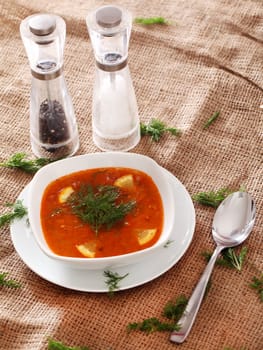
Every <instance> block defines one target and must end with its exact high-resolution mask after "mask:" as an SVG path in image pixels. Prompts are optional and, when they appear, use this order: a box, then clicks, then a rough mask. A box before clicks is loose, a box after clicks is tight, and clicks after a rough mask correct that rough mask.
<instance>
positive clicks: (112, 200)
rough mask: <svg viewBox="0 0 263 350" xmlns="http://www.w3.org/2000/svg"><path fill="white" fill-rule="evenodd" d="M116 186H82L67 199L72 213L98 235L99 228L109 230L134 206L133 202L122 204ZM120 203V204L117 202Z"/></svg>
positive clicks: (119, 192)
mask: <svg viewBox="0 0 263 350" xmlns="http://www.w3.org/2000/svg"><path fill="white" fill-rule="evenodd" d="M120 200H121V191H120V189H119V188H117V187H116V186H107V185H105V186H97V187H95V188H94V187H92V186H90V185H87V186H83V187H82V188H81V189H80V190H79V191H76V192H74V193H73V194H72V195H71V196H70V197H69V199H68V203H69V204H70V206H71V208H72V211H73V213H74V214H75V215H77V216H78V217H79V218H80V219H81V220H82V221H83V222H86V223H89V224H90V225H91V227H92V229H93V230H94V231H95V233H96V234H98V232H99V230H100V228H101V227H103V226H106V228H107V229H109V228H111V227H112V226H113V225H114V224H115V223H117V222H119V221H121V220H122V219H123V218H124V217H125V215H126V214H128V213H129V212H130V211H131V210H132V209H133V208H134V207H135V205H136V202H135V201H128V202H123V201H120ZM117 201H120V202H117Z"/></svg>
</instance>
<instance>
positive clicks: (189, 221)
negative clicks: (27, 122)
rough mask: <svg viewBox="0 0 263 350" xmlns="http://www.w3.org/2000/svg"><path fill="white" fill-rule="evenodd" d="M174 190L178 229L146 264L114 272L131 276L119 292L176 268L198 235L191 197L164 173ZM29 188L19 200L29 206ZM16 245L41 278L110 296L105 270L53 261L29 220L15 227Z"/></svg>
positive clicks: (12, 228) (23, 258) (14, 242)
mask: <svg viewBox="0 0 263 350" xmlns="http://www.w3.org/2000/svg"><path fill="white" fill-rule="evenodd" d="M163 171H164V174H165V176H167V181H168V182H169V184H170V186H171V192H172V193H173V197H174V201H175V216H176V218H175V227H174V230H173V232H172V234H171V236H170V238H169V242H168V244H166V245H164V246H163V249H159V250H158V251H156V252H153V254H152V256H149V257H146V258H145V259H144V260H143V261H141V262H140V263H136V264H131V265H127V266H124V267H119V268H114V269H113V270H111V271H112V272H114V273H115V272H116V273H118V274H119V275H120V276H123V275H125V274H128V275H127V276H126V277H125V278H124V279H122V280H121V281H120V283H119V290H125V289H128V288H133V287H136V286H139V285H142V284H144V283H147V282H149V281H151V280H153V279H155V278H157V277H159V276H160V275H162V274H163V273H165V272H166V271H168V270H169V269H170V268H171V267H173V266H174V265H175V264H176V263H177V262H178V261H179V260H180V259H181V257H182V256H183V255H184V253H185V252H186V251H187V249H188V247H189V245H190V243H191V241H192V238H193V234H194V228H195V210H194V206H193V202H192V199H191V196H190V195H189V193H188V192H187V190H186V188H185V187H184V186H183V184H182V183H181V182H180V181H179V180H178V179H177V178H176V177H175V176H174V175H172V174H171V173H170V172H168V171H167V170H165V169H163ZM29 186H30V184H29V185H27V186H26V187H25V188H24V190H23V191H22V192H21V193H20V195H19V197H18V199H20V200H22V201H23V204H24V205H25V206H27V195H28V189H29ZM10 230H11V238H12V241H13V245H14V247H15V249H16V251H17V253H18V255H19V256H20V258H21V259H22V260H23V262H24V263H25V264H26V265H27V266H28V267H29V268H30V269H31V270H32V271H33V272H35V273H36V274H37V275H39V276H40V277H42V278H43V279H45V280H47V281H49V282H52V283H54V284H56V285H59V286H62V287H65V288H69V289H73V290H78V291H84V292H108V286H107V284H106V282H105V277H104V271H103V270H83V269H76V268H74V269H73V268H70V267H69V266H65V265H63V264H62V263H60V262H57V261H56V260H53V259H51V258H49V257H48V256H47V255H45V254H44V253H43V252H42V250H41V249H40V248H39V246H38V244H37V243H36V241H35V238H34V236H33V234H32V233H31V231H30V227H29V226H28V223H27V219H26V218H23V219H21V220H16V221H15V222H13V223H12V225H11V229H10Z"/></svg>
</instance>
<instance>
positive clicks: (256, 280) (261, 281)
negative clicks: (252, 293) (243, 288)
mask: <svg viewBox="0 0 263 350" xmlns="http://www.w3.org/2000/svg"><path fill="white" fill-rule="evenodd" d="M250 287H251V288H253V289H255V290H256V292H257V293H258V296H259V299H260V301H261V302H263V273H261V275H260V277H256V276H254V277H253V278H252V283H251V284H250Z"/></svg>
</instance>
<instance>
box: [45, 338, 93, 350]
mask: <svg viewBox="0 0 263 350" xmlns="http://www.w3.org/2000/svg"><path fill="white" fill-rule="evenodd" d="M48 350H90V348H87V347H86V346H67V345H64V344H63V343H62V342H60V341H57V340H54V339H52V338H49V339H48Z"/></svg>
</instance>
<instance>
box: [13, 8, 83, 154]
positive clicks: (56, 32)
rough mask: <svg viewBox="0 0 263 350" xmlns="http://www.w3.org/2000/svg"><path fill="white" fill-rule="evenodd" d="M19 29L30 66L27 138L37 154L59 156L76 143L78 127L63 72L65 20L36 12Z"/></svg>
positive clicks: (74, 150)
mask: <svg viewBox="0 0 263 350" xmlns="http://www.w3.org/2000/svg"><path fill="white" fill-rule="evenodd" d="M20 33H21V37H22V40H23V43H24V46H25V49H26V53H27V56H28V59H29V63H30V68H31V75H32V80H31V94H30V140H31V147H32V151H33V153H34V154H35V155H36V156H37V157H48V158H50V159H58V158H63V157H67V156H71V155H73V154H74V153H75V152H76V151H77V149H78V147H79V136H78V128H77V123H76V118H75V113H74V109H73V105H72V100H71V97H70V95H69V93H68V89H67V86H66V81H65V77H64V73H63V53H64V45H65V37H66V25H65V22H64V20H63V19H62V18H61V17H59V16H55V15H50V14H36V15H32V16H29V17H27V18H25V19H24V20H23V21H22V22H21V24H20Z"/></svg>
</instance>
